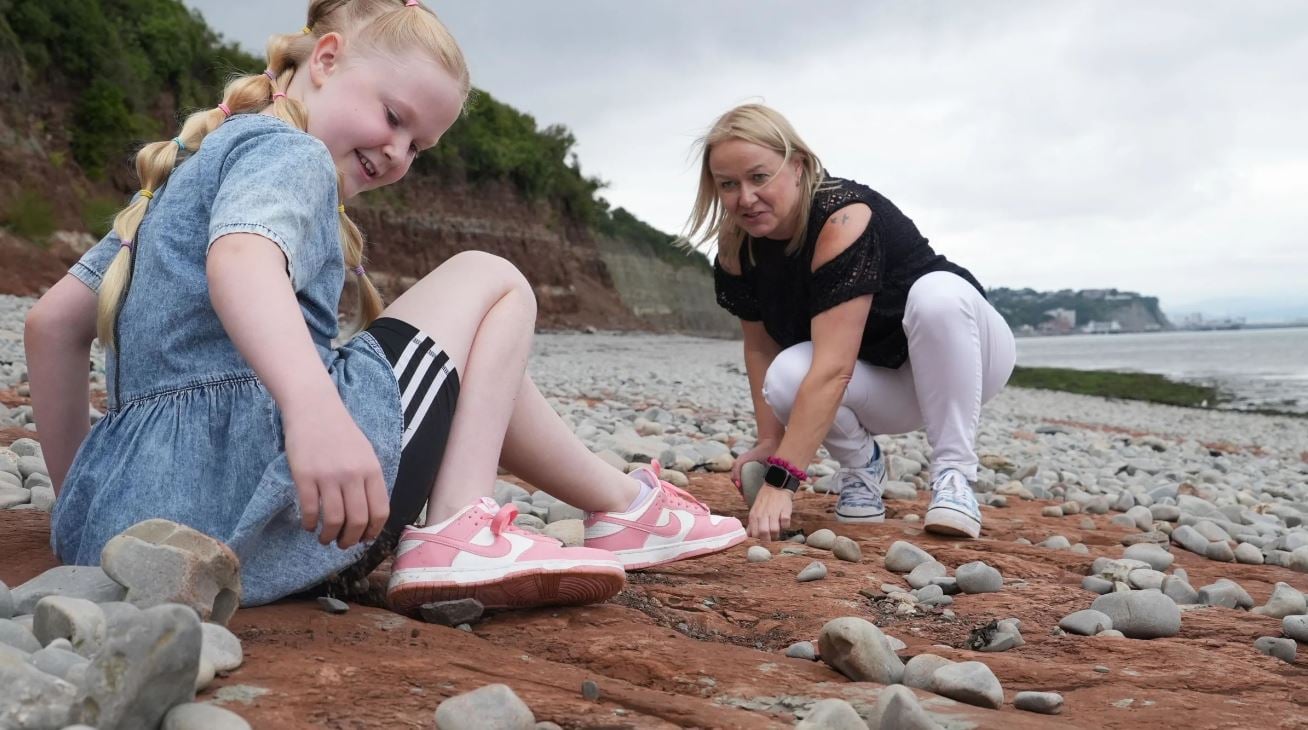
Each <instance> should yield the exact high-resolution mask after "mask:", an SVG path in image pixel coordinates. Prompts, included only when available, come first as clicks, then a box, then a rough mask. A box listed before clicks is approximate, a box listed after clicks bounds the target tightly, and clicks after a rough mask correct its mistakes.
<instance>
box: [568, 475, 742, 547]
mask: <svg viewBox="0 0 1308 730" xmlns="http://www.w3.org/2000/svg"><path fill="white" fill-rule="evenodd" d="M659 471H660V469H659V463H658V462H657V461H655V462H654V463H653V464H650V465H649V466H647V467H641V468H640V469H637V470H636V471H633V472H632V473H631V475H632V476H633V477H636V478H637V479H639V480H641V481H642V482H645V483H646V484H648V485H650V486H651V487H654V494H652V495H651V496H650V497H649V498H647V499H646V500H645V502H644V503H643V504H639V505H637V506H636V508H635V509H632V510H631V511H629V512H594V513H591V515H590V517H588V518H587V519H586V547H593V548H599V549H601V550H607V551H609V552H611V553H613V554H614V555H616V556H617V558H618V560H621V561H622V564H623V565H624V566H626V568H627V570H637V569H639V568H648V567H650V566H651V565H659V564H661V563H670V562H672V561H674V560H681V559H683V558H693V557H696V556H699V555H707V554H709V553H716V552H718V551H721V550H726V549H727V548H729V547H731V546H732V545H736V544H738V543H741V542H743V541H744V540H745V528H744V527H742V526H741V524H740V520H737V519H736V518H734V517H721V516H719V515H714V514H709V509H708V507H706V506H705V505H704V503H703V502H701V501H699V500H698V499H695V498H694V497H692V496H691V495H690V494H688V493H687V492H684V491H682V490H680V489H678V488H676V487H674V486H672V485H671V484H668V483H667V482H665V481H661V480H660V479H659Z"/></svg>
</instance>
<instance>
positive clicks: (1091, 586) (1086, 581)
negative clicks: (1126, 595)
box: [1081, 575, 1113, 596]
mask: <svg viewBox="0 0 1308 730" xmlns="http://www.w3.org/2000/svg"><path fill="white" fill-rule="evenodd" d="M1081 587H1082V588H1084V589H1086V590H1087V591H1090V592H1091V593H1098V594H1099V595H1101V596H1102V595H1103V594H1105V593H1112V592H1113V582H1112V581H1111V580H1107V579H1104V578H1100V577H1099V576H1097V575H1087V576H1086V577H1084V578H1082V579H1081Z"/></svg>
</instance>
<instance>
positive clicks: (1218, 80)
mask: <svg viewBox="0 0 1308 730" xmlns="http://www.w3.org/2000/svg"><path fill="white" fill-rule="evenodd" d="M186 1H187V2H188V4H190V5H192V6H193V7H196V8H198V9H199V10H200V11H201V12H202V13H203V15H204V16H205V18H206V19H207V20H208V21H209V22H210V24H211V25H212V26H213V27H214V28H215V29H217V30H218V31H219V32H220V33H222V34H223V36H224V37H225V38H227V39H229V40H235V41H237V42H239V43H241V44H242V45H243V46H245V47H246V48H247V49H248V50H252V51H257V52H260V53H261V52H262V48H263V42H264V40H265V39H266V37H267V35H268V34H269V33H271V32H285V31H290V30H294V29H298V28H299V27H300V26H301V25H303V22H304V8H305V6H306V3H305V2H303V1H302V0H258V1H255V0H186ZM397 2H398V0H397ZM430 6H431V7H433V8H434V9H435V10H436V11H437V12H438V13H439V14H440V15H441V17H442V18H443V19H444V20H445V21H446V23H447V24H448V25H449V26H450V28H451V30H452V31H453V33H454V35H455V37H456V38H458V40H459V42H460V44H461V45H462V47H463V49H464V52H465V54H466V55H467V56H468V60H469V65H470V66H471V69H472V75H473V82H474V83H475V84H476V85H477V86H479V87H481V88H483V89H486V90H487V91H489V92H490V93H492V94H494V95H495V96H496V97H497V98H499V99H501V100H503V101H505V102H507V103H509V104H512V105H513V106H515V107H517V108H518V109H521V110H523V111H526V112H528V113H530V114H532V115H534V116H535V117H536V119H537V121H538V122H539V123H540V124H541V125H542V126H544V125H546V124H554V123H562V124H565V125H567V126H568V127H569V128H570V129H571V130H573V132H574V133H575V134H576V137H577V139H578V146H577V153H578V155H579V156H580V159H581V162H582V167H583V170H584V171H585V172H586V173H588V174H592V175H597V176H599V177H601V178H603V179H604V180H606V181H608V182H609V188H608V189H607V190H605V191H604V192H603V195H604V196H605V197H607V198H608V199H609V200H610V201H612V202H613V203H614V204H615V205H621V206H624V207H626V208H627V209H629V210H631V211H632V212H633V213H635V214H636V215H637V216H639V217H641V218H643V219H644V220H646V221H648V222H650V223H652V224H653V225H655V226H657V227H659V228H662V229H664V230H667V231H669V232H675V231H678V230H680V229H681V227H682V224H683V223H684V221H685V218H686V214H687V212H688V210H689V206H690V204H691V201H692V200H693V198H694V186H695V171H696V165H697V161H696V160H694V159H693V158H691V156H690V151H691V146H692V144H693V142H694V140H695V139H696V138H697V137H698V136H699V135H700V134H702V133H703V132H704V130H705V129H706V128H707V126H708V125H709V124H710V123H711V122H712V121H713V119H714V118H715V117H716V116H717V115H719V114H721V113H722V112H723V111H725V110H727V109H728V108H730V107H731V106H733V105H735V104H738V103H741V102H744V101H754V100H762V101H764V102H766V103H768V104H770V105H772V106H774V107H776V108H777V109H778V110H780V111H781V112H782V113H783V114H785V115H786V116H787V117H789V119H790V120H791V122H792V123H794V125H795V126H796V128H797V129H798V130H799V132H800V134H801V135H802V136H803V137H804V138H805V140H806V141H807V142H808V143H809V145H810V146H811V147H813V148H814V149H815V150H816V151H817V153H818V155H819V156H820V157H821V158H822V160H823V162H824V163H825V164H826V166H827V168H828V170H830V171H831V172H832V174H835V175H838V176H841V177H851V178H854V179H856V180H858V181H860V182H863V183H866V184H868V185H870V186H871V187H873V188H875V189H876V190H878V191H879V192H881V193H882V194H884V195H886V196H887V197H888V198H890V199H891V200H892V201H894V202H895V203H896V204H897V205H898V206H899V207H900V208H901V209H903V210H904V212H906V213H907V214H908V215H909V216H910V217H911V218H913V220H914V221H915V222H916V223H917V225H918V227H919V228H920V229H921V230H922V232H923V233H924V234H925V235H926V236H927V237H928V238H930V239H931V242H932V244H933V245H934V246H935V247H936V249H937V250H938V251H940V252H943V253H944V254H946V255H947V256H949V257H950V258H951V259H953V260H955V261H957V262H959V263H961V264H963V265H964V266H967V267H968V268H970V269H971V270H972V271H973V272H974V273H976V274H977V276H978V277H979V278H980V279H981V281H982V283H984V284H986V285H987V286H1012V287H1023V286H1030V287H1034V288H1037V289H1059V288H1076V289H1081V288H1096V287H1118V288H1121V289H1130V290H1136V291H1140V292H1143V293H1146V294H1152V295H1157V296H1159V297H1161V298H1162V300H1163V306H1164V308H1165V309H1166V310H1167V311H1168V312H1169V313H1172V314H1178V313H1182V312H1185V311H1191V310H1195V309H1203V310H1205V311H1206V312H1207V313H1209V314H1214V315H1217V314H1224V313H1231V314H1249V315H1252V316H1254V317H1258V316H1259V315H1260V313H1261V314H1263V316H1267V314H1270V313H1275V312H1280V313H1281V315H1282V316H1285V315H1288V314H1295V316H1308V294H1305V293H1304V292H1305V291H1306V290H1308V288H1306V284H1308V234H1306V233H1305V231H1306V230H1308V203H1305V202H1304V200H1303V199H1304V198H1306V197H1308V139H1306V137H1308V73H1306V72H1305V71H1306V70H1308V3H1305V2H1299V1H1297V0H1295V1H1286V2H1278V1H1275V0H1258V1H1257V2H1237V1H1236V0H1228V1H1224V2H1208V1H1205V0H1177V1H1176V2H1149V3H1140V2H1136V1H1130V2H1127V1H1112V2H1109V1H1107V0H1103V1H1100V0H1088V1H1086V2H1067V1H1063V2H1057V3H1050V2H1044V1H1038V0H1032V1H1029V2H1016V1H1014V2H970V1H968V2H964V1H962V0H960V1H958V2H920V1H915V0H914V1H910V0H906V1H904V2H870V1H868V0H862V1H860V2H816V3H803V4H801V3H797V2H787V1H774V0H747V1H742V0H730V1H726V0H718V1H714V0H706V1H705V2H700V3H690V2H672V1H661V0H645V1H644V2H639V3H635V2H607V1H603V0H557V1H556V2H538V1H536V0H476V1H473V0H467V1H465V2H431V3H430ZM382 245H384V243H383V244H382Z"/></svg>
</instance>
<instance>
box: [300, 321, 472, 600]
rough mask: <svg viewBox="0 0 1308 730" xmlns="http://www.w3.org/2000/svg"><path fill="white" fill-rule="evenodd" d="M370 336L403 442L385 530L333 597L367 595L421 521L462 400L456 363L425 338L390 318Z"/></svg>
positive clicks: (332, 585)
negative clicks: (386, 365)
mask: <svg viewBox="0 0 1308 730" xmlns="http://www.w3.org/2000/svg"><path fill="white" fill-rule="evenodd" d="M367 332H368V333H369V334H371V335H372V336H373V337H374V338H375V339H376V340H377V342H378V344H380V345H381V347H382V350H383V351H384V352H385V353H386V359H387V360H389V361H390V363H391V368H392V369H393V370H394V371H395V379H396V380H397V381H398V382H399V385H400V404H401V407H402V408H403V409H404V438H403V443H402V445H401V450H400V467H399V471H398V472H397V473H396V476H395V488H394V489H393V490H392V491H391V514H390V518H389V519H387V520H386V527H385V528H384V529H383V530H382V532H381V535H379V536H378V537H377V539H376V540H374V541H373V543H372V544H371V545H370V546H369V547H368V549H367V550H366V551H365V552H364V554H363V557H361V558H360V559H359V561H358V562H356V563H355V564H354V565H351V566H350V567H348V568H346V569H344V570H342V571H340V572H339V573H337V574H336V575H335V576H332V577H331V578H329V579H328V580H327V581H326V583H325V584H324V585H323V586H322V588H323V589H324V591H325V592H330V593H332V594H357V593H364V592H366V590H367V582H366V580H365V579H366V578H367V577H368V574H369V573H371V572H372V571H373V570H375V569H376V568H377V566H378V565H381V563H382V561H384V560H386V558H387V557H389V556H390V555H391V554H392V553H393V552H394V551H395V546H396V544H397V543H398V542H399V540H400V533H401V532H403V531H404V528H405V527H407V526H409V525H411V524H413V523H414V522H415V521H417V519H418V515H419V514H420V513H421V512H422V508H423V507H424V506H426V504H427V497H428V495H430V494H431V488H432V485H433V484H435V482H436V474H437V472H438V471H439V470H440V467H441V459H442V458H443V457H444V456H445V444H446V442H448V441H449V438H450V425H451V424H452V423H453V422H454V406H455V404H456V403H457V402H458V400H459V374H458V373H457V372H456V371H455V369H454V363H453V362H451V361H450V357H449V355H447V354H445V352H444V351H443V350H441V349H440V348H439V347H437V346H436V343H435V342H433V341H432V339H431V338H430V337H428V336H427V335H426V334H424V333H423V332H421V331H419V330H418V329H417V328H416V327H414V326H413V325H411V324H409V323H408V322H403V321H401V320H398V319H392V318H390V317H382V318H380V319H377V320H375V321H373V323H372V324H371V325H369V326H368V329H367Z"/></svg>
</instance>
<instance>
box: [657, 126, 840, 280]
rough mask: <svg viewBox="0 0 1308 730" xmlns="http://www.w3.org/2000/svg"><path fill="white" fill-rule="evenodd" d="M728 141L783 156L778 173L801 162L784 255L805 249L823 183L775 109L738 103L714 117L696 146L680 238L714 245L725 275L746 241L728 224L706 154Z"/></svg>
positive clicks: (809, 154)
mask: <svg viewBox="0 0 1308 730" xmlns="http://www.w3.org/2000/svg"><path fill="white" fill-rule="evenodd" d="M732 139H743V140H745V141H746V142H751V143H753V144H756V145H759V146H761V147H766V148H768V149H770V150H772V151H774V152H776V153H777V154H779V155H781V167H778V168H777V170H780V169H781V168H783V167H785V166H786V164H787V163H789V162H790V159H791V158H792V157H798V159H799V163H800V173H799V192H800V195H799V205H798V206H797V207H796V209H795V213H794V214H795V217H796V221H797V223H798V225H796V226H795V234H794V235H793V236H791V237H790V242H789V243H788V244H787V245H786V254H787V255H793V254H794V253H796V252H797V251H799V249H800V248H802V247H803V246H804V237H805V234H806V233H807V231H806V228H807V226H806V225H805V223H806V221H808V213H809V208H810V207H812V204H813V194H814V193H816V192H817V191H818V188H819V187H820V186H821V185H822V180H823V172H822V162H821V161H820V160H818V156H817V155H815V154H813V150H811V149H809V146H808V145H806V144H804V140H802V139H800V138H799V134H798V133H796V132H795V128H794V127H792V126H790V122H788V121H786V118H785V117H783V116H781V114H780V113H778V112H777V111H776V110H775V109H772V108H770V107H766V106H764V105H762V104H742V105H740V106H738V107H736V108H734V109H732V110H730V111H728V112H727V113H726V114H723V115H722V116H720V117H718V120H717V121H716V122H714V123H713V126H712V127H710V128H709V131H708V133H707V134H705V135H704V136H703V137H701V138H700V139H699V141H698V142H696V146H697V147H698V148H699V149H700V152H701V155H700V158H701V159H700V171H699V190H698V191H697V192H696V195H695V207H694V208H693V209H692V210H691V213H690V218H689V219H688V220H687V221H686V231H685V233H684V234H683V235H682V239H681V240H682V241H683V242H684V243H685V244H686V245H688V246H692V247H695V248H699V247H701V246H703V245H705V244H709V243H713V242H716V243H717V245H718V260H719V261H721V262H723V265H724V266H726V267H728V271H732V272H734V270H735V267H737V266H738V265H739V264H738V263H737V262H738V261H739V260H740V259H739V255H740V247H741V245H743V244H744V242H745V232H744V231H743V230H741V229H740V226H737V225H736V224H735V223H733V222H732V221H731V217H730V216H729V215H728V214H727V211H726V210H725V209H723V207H722V201H721V199H720V198H719V197H718V186H717V183H716V182H715V181H714V179H713V171H712V170H710V169H709V155H710V154H711V153H712V152H713V147H714V145H717V144H720V143H722V142H726V141H727V140H732ZM774 173H775V171H774ZM734 273H738V272H734Z"/></svg>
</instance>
